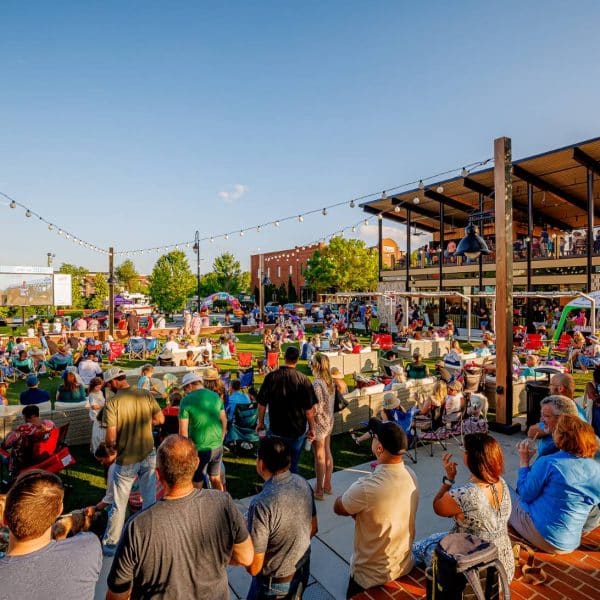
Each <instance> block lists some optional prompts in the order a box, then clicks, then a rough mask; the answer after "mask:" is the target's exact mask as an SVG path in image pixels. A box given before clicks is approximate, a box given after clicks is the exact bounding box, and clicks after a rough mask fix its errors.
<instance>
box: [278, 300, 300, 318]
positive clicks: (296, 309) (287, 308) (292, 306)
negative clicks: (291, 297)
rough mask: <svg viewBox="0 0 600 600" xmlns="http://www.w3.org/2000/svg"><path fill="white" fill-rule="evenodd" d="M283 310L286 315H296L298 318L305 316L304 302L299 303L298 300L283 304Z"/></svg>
mask: <svg viewBox="0 0 600 600" xmlns="http://www.w3.org/2000/svg"><path fill="white" fill-rule="evenodd" d="M283 312H284V314H287V315H297V316H298V317H300V318H302V317H305V316H306V308H304V304H300V303H299V302H295V303H294V302H290V303H288V304H284V305H283Z"/></svg>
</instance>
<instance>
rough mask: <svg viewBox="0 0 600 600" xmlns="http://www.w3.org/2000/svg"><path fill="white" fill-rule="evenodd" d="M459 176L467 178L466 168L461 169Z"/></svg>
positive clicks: (467, 171) (467, 170)
mask: <svg viewBox="0 0 600 600" xmlns="http://www.w3.org/2000/svg"><path fill="white" fill-rule="evenodd" d="M460 175H461V177H468V175H469V169H467V167H463V168H462V169H461V171H460Z"/></svg>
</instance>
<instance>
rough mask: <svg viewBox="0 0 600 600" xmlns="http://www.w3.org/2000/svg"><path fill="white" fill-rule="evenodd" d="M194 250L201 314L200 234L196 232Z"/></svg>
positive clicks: (198, 303)
mask: <svg viewBox="0 0 600 600" xmlns="http://www.w3.org/2000/svg"><path fill="white" fill-rule="evenodd" d="M194 250H195V251H196V294H197V296H198V302H197V307H196V310H197V311H198V312H200V232H199V231H196V235H195V236H194Z"/></svg>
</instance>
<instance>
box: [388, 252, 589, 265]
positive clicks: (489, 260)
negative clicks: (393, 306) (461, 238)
mask: <svg viewBox="0 0 600 600" xmlns="http://www.w3.org/2000/svg"><path fill="white" fill-rule="evenodd" d="M586 256H587V251H586V249H583V250H581V249H580V248H576V249H574V250H571V251H563V252H562V253H561V252H544V251H543V250H540V251H537V252H534V253H532V257H531V258H532V260H533V261H540V260H560V259H567V258H585V257H586ZM593 256H600V247H598V248H596V249H595V251H594V253H593ZM439 261H440V257H439V254H438V253H435V254H433V253H432V254H427V253H423V254H421V255H420V256H419V258H418V259H414V258H413V259H412V260H411V262H410V269H411V270H413V269H431V268H435V267H439V264H440V262H439ZM495 262H496V253H495V252H494V251H492V252H491V253H490V254H486V255H484V256H483V264H494V263H495ZM513 262H518V263H522V262H527V253H526V251H523V250H518V251H517V250H515V251H514V252H513ZM477 264H479V259H469V258H467V257H460V256H444V257H442V265H443V266H444V267H446V266H448V267H457V266H462V265H477ZM405 269H406V259H405V258H401V259H399V260H396V261H394V262H393V263H392V265H391V266H390V268H389V270H391V271H403V270H405Z"/></svg>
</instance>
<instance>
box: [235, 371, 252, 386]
mask: <svg viewBox="0 0 600 600" xmlns="http://www.w3.org/2000/svg"><path fill="white" fill-rule="evenodd" d="M238 379H239V380H240V386H241V387H243V388H249V387H252V386H253V385H254V369H253V368H252V367H250V368H249V369H240V370H239V371H238Z"/></svg>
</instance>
